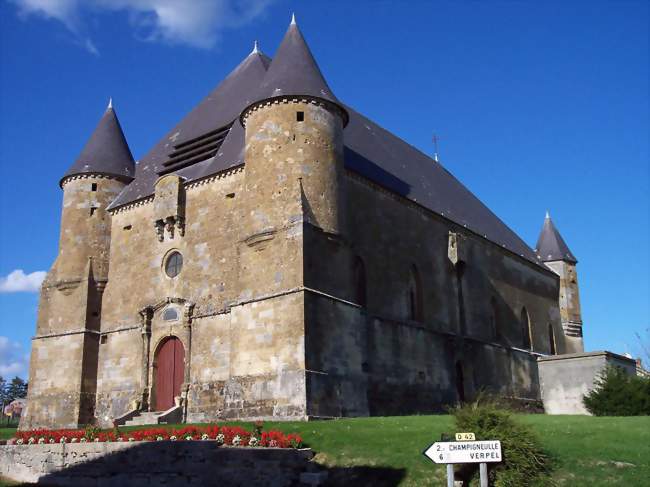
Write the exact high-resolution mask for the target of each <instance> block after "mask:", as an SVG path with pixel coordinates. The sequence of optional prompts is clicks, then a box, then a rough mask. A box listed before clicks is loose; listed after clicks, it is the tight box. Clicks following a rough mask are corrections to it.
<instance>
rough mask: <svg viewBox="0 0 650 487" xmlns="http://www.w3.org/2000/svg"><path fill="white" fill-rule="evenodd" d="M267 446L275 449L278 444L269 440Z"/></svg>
mask: <svg viewBox="0 0 650 487" xmlns="http://www.w3.org/2000/svg"><path fill="white" fill-rule="evenodd" d="M269 446H270V447H271V448H275V447H276V446H278V442H277V441H275V440H271V441H269Z"/></svg>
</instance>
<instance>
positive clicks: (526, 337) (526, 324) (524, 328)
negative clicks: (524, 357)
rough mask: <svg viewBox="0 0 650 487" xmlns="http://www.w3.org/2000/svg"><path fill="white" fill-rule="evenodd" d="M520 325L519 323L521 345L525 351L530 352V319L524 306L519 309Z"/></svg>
mask: <svg viewBox="0 0 650 487" xmlns="http://www.w3.org/2000/svg"><path fill="white" fill-rule="evenodd" d="M520 323H521V345H522V347H523V348H525V349H526V350H530V349H531V340H530V335H531V333H530V332H531V330H530V318H529V316H528V311H526V307H525V306H524V307H523V308H521V320H520Z"/></svg>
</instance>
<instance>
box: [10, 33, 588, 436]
mask: <svg viewBox="0 0 650 487" xmlns="http://www.w3.org/2000/svg"><path fill="white" fill-rule="evenodd" d="M296 60H297V61H296ZM295 66H301V71H300V72H293V71H292V70H295V69H296V68H295ZM244 88H245V89H246V90H248V91H246V90H244ZM217 102H218V104H217V105H215V104H216V103H217ZM190 122H191V123H190ZM368 134H369V135H368ZM363 137H372V139H369V140H368V141H365V139H364V138H363ZM364 144H365V145H364ZM378 148H380V149H381V150H379V151H377V149H378ZM386 155H390V156H391V157H397V156H399V157H404V159H403V160H401V159H398V160H399V164H400V166H399V167H402V169H399V168H396V166H390V161H388V162H386V161H383V162H382V160H380V159H381V158H382V157H384V156H386ZM373 157H374V158H375V159H374V160H373V159H372V158H373ZM386 157H388V156H386ZM380 164H383V166H380ZM411 164H412V165H413V167H415V166H417V167H419V168H420V169H419V170H420V171H422V172H421V174H418V175H417V177H415V178H414V177H413V176H412V175H409V174H408V173H407V172H408V171H407V170H409V169H408V168H409V165H411ZM437 164H438V163H437V162H435V161H432V160H430V159H428V158H425V157H424V156H423V155H422V154H421V153H419V152H417V151H416V150H415V149H413V148H411V147H410V146H407V145H406V144H404V143H403V142H402V141H399V139H396V138H395V137H394V136H392V135H389V134H387V133H384V132H382V129H380V128H379V127H377V126H375V125H372V122H370V121H368V120H367V119H364V118H362V117H361V116H360V115H358V114H356V113H355V112H353V111H352V110H351V109H349V107H346V106H345V105H343V104H342V103H341V102H339V101H338V100H337V99H336V97H334V95H333V94H332V93H331V90H329V87H327V84H326V83H325V81H324V79H323V78H322V75H321V74H320V71H319V70H318V67H317V66H316V64H315V61H314V60H313V57H312V56H311V53H310V52H309V49H308V48H307V46H306V44H305V43H304V39H303V38H302V36H301V34H300V32H299V31H298V29H297V27H296V26H295V25H294V24H292V26H291V27H290V28H289V31H288V32H287V35H286V36H285V39H284V40H283V43H282V45H281V46H280V48H279V49H278V52H277V53H276V56H275V59H274V60H273V62H271V60H270V59H268V58H266V57H265V56H264V55H262V54H260V53H259V52H258V51H257V50H255V51H254V52H253V53H251V55H249V56H248V57H247V58H246V59H245V60H244V61H243V62H242V64H241V65H240V66H239V67H238V68H237V69H235V71H233V73H232V74H231V75H230V76H229V77H228V78H226V80H225V81H224V82H223V83H222V84H221V85H219V87H217V89H216V90H215V91H214V92H213V93H212V94H211V96H210V97H208V98H206V100H204V102H202V104H201V105H199V106H198V107H197V108H196V109H195V110H194V111H193V112H191V113H190V114H189V115H188V117H186V119H184V121H182V122H181V123H180V124H179V125H178V126H177V127H176V128H175V129H173V130H172V131H171V132H170V134H169V135H168V136H167V137H166V138H164V139H163V140H162V141H161V143H159V144H158V145H157V146H156V147H155V148H154V149H153V150H152V151H151V153H150V154H149V155H147V156H146V157H145V158H144V159H142V160H141V161H140V162H139V164H137V165H134V163H133V159H132V157H131V154H130V151H129V149H128V146H127V145H126V141H125V139H124V136H123V134H122V132H121V129H120V128H119V123H118V122H117V118H116V115H115V112H114V109H113V108H112V106H110V107H109V109H107V111H106V113H105V114H104V117H103V118H102V120H101V121H100V124H99V126H98V128H97V129H96V131H95V133H94V134H93V136H92V137H91V139H90V141H89V142H88V144H87V145H86V147H85V148H84V151H82V155H81V156H80V158H79V159H78V160H77V161H76V162H75V164H74V165H73V167H72V168H71V169H70V170H69V171H68V173H66V176H64V178H63V180H62V188H63V193H64V206H63V212H62V220H61V238H60V248H59V255H58V257H57V260H56V262H55V263H54V265H53V266H52V269H51V270H50V272H49V273H48V276H47V278H46V280H45V282H44V284H43V289H42V293H41V303H40V307H39V319H38V323H37V332H36V336H35V337H34V341H33V351H32V361H31V368H30V391H29V400H28V406H27V411H26V413H25V414H24V417H23V420H22V423H21V428H33V427H40V426H47V427H55V426H56V427H63V426H66V427H68V426H77V425H81V424H84V423H88V422H91V421H97V422H98V423H99V424H101V425H110V424H111V423H112V422H113V421H114V420H120V421H122V420H124V418H125V417H129V418H131V417H133V416H134V415H137V414H138V413H142V412H152V411H160V405H161V404H172V409H171V410H173V411H174V412H175V414H178V417H179V418H180V419H182V420H185V421H214V420H218V419H234V418H242V419H243V418H247V419H253V418H278V419H308V418H319V417H322V418H329V417H340V416H367V415H387V414H409V413H420V412H430V411H436V410H440V409H442V407H443V406H444V405H446V404H449V403H453V402H455V401H458V400H464V399H469V398H471V397H472V396H473V395H474V394H475V393H476V392H477V391H478V390H480V389H488V390H492V391H494V392H497V393H499V394H503V395H507V396H511V397H516V398H521V399H525V400H537V399H539V380H538V377H537V365H536V360H537V357H538V356H540V355H549V354H554V353H565V352H567V351H575V350H579V349H581V346H582V339H581V328H582V325H581V321H580V309H579V302H578V299H577V281H576V278H575V262H576V261H575V259H574V258H573V257H572V256H570V257H567V255H569V254H568V249H567V248H565V247H566V245H565V244H564V243H563V241H562V245H563V246H564V247H562V245H559V242H560V240H561V237H559V234H557V235H556V233H557V232H556V231H555V230H554V229H551V227H548V231H547V230H544V232H543V234H542V236H544V235H547V236H548V235H551V237H550V240H549V239H548V238H546V237H545V238H542V237H540V242H541V244H538V253H539V254H540V255H541V257H536V256H535V253H534V252H533V251H532V250H531V249H530V248H529V247H527V246H526V245H525V244H524V243H523V242H521V241H520V239H518V237H516V235H515V234H514V233H513V232H512V231H511V230H510V229H508V228H507V227H506V226H505V225H503V223H501V222H500V221H499V220H498V219H496V217H494V215H493V214H492V213H491V212H489V210H487V209H486V208H485V207H484V206H483V205H482V204H481V203H480V202H478V200H476V199H475V198H474V197H473V196H472V195H471V193H469V192H468V191H467V190H466V189H464V188H463V187H462V186H460V185H459V183H458V182H457V181H455V180H452V179H450V176H448V175H446V173H444V171H442V170H441V169H440V168H439V167H438V166H437ZM391 167H392V170H393V172H394V174H389V171H388V169H390V168H391ZM399 171H405V172H404V173H403V174H401V173H399ZM429 172H431V173H432V174H434V176H431V175H430V173H429ZM409 178H410V179H409ZM427 178H430V179H427ZM431 178H433V179H431ZM436 178H437V179H436ZM407 180H408V181H407ZM419 180H422V181H424V182H425V183H426V184H427V185H428V186H427V188H428V189H427V190H428V191H430V193H431V194H434V195H436V194H443V193H444V191H446V189H445V188H447V187H451V190H450V191H451V192H450V193H449V195H451V196H449V197H448V200H446V201H445V202H444V204H445V205H447V206H445V208H447V207H448V208H452V209H453V211H452V210H447V209H445V211H442V210H440V209H439V208H436V207H435V204H434V203H435V201H433V203H432V202H431V201H429V202H427V200H426V198H424V197H419V198H417V197H416V196H414V194H415V193H414V191H415V190H416V189H417V188H416V187H415V185H416V184H418V181H419ZM445 185H447V186H445ZM424 196H426V194H425V195H424ZM473 213H476V215H474V217H473V216H472V215H473ZM463 215H465V216H463ZM472 218H474V219H473V220H472ZM466 221H470V223H472V222H474V223H473V226H472V225H469V226H468V224H467V223H465V222H466ZM485 221H487V223H485V225H484V226H483V227H481V225H482V224H483V223H482V222H485ZM547 226H548V225H547ZM547 226H545V229H546V228H547ZM481 229H483V231H479V230H481ZM545 232H546V233H545ZM549 232H550V233H549ZM548 242H550V244H549V243H548ZM556 247H558V248H559V247H562V248H561V249H560V250H559V251H558V252H555V250H554V249H555V248H556ZM544 262H549V265H548V267H547V266H545V265H544ZM558 274H559V276H558ZM567 276H568V277H567ZM578 324H579V325H580V326H579V327H578ZM170 350H171V351H170ZM163 399H168V401H167V402H165V401H163ZM172 399H173V400H172Z"/></svg>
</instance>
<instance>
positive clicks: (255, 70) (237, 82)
mask: <svg viewBox="0 0 650 487" xmlns="http://www.w3.org/2000/svg"><path fill="white" fill-rule="evenodd" d="M270 63H271V59H270V58H269V57H268V56H266V55H265V54H264V53H262V51H261V50H260V48H259V45H258V44H257V43H255V44H254V45H253V49H252V51H251V52H250V53H249V54H248V55H247V56H246V57H245V58H244V59H243V60H242V61H241V62H240V63H239V65H237V67H236V68H235V69H233V70H232V71H231V72H230V74H229V75H228V76H226V78H225V79H224V80H223V81H222V82H221V83H219V84H218V85H217V86H216V88H214V89H213V90H212V91H211V92H210V93H209V94H208V96H206V97H205V98H204V99H203V100H201V102H200V103H199V104H198V105H196V106H195V107H194V108H193V109H192V111H190V112H189V113H188V114H187V115H186V116H185V117H184V118H183V119H182V120H180V121H179V122H178V123H177V124H176V126H175V127H174V128H172V129H171V130H170V131H169V132H168V133H167V134H166V135H165V136H164V137H163V138H162V139H160V140H159V141H158V142H157V143H156V145H154V146H153V147H152V148H151V150H150V151H149V152H148V153H147V154H146V155H145V156H144V157H142V158H141V159H140V161H139V164H138V166H137V173H136V178H135V181H133V182H132V183H131V184H129V185H128V186H127V187H126V188H125V189H124V191H122V192H121V193H120V194H119V195H118V197H117V199H116V200H115V201H113V203H111V205H110V206H109V208H116V207H118V206H120V205H122V204H124V203H128V202H130V201H134V200H137V199H140V198H143V197H146V196H148V195H150V194H151V193H152V192H153V187H154V184H155V182H156V180H157V179H158V173H159V172H160V171H161V170H162V169H163V168H164V165H163V164H164V163H165V162H167V161H168V160H169V156H170V154H171V153H172V152H173V151H174V148H175V146H178V145H179V144H183V143H186V142H188V141H191V140H193V139H196V138H198V137H201V136H202V135H204V134H206V133H208V132H210V131H213V130H216V129H219V128H222V127H226V126H227V125H228V124H230V123H232V122H233V121H235V120H237V117H239V115H240V114H241V112H242V110H243V109H244V107H246V105H247V99H248V97H249V94H250V93H251V92H252V91H254V90H256V89H257V87H258V86H259V84H260V82H261V81H262V78H263V77H264V75H265V74H266V70H267V69H268V67H269V64H270ZM236 125H237V124H235V125H234V126H233V127H231V129H230V130H229V132H228V135H227V136H226V138H225V139H224V141H223V144H222V146H221V147H220V149H219V152H218V153H217V155H216V156H215V157H214V158H212V159H209V160H206V161H202V162H199V163H197V164H194V165H191V166H189V167H186V168H184V169H181V170H178V171H175V172H176V174H179V175H180V176H182V177H184V178H186V179H188V180H192V179H194V178H196V177H201V176H202V175H205V174H207V173H206V171H214V172H218V171H220V170H224V169H227V168H228V167H232V166H236V165H239V164H241V163H242V160H241V159H242V156H241V152H242V148H240V147H239V145H242V144H243V142H242V143H241V144H233V143H232V139H233V138H235V139H237V140H239V138H240V135H241V134H240V133H239V131H238V130H237V127H236ZM241 140H242V141H243V139H241ZM242 147H243V146H242ZM210 174H211V173H210Z"/></svg>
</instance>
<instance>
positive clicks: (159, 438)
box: [156, 436, 165, 441]
mask: <svg viewBox="0 0 650 487" xmlns="http://www.w3.org/2000/svg"><path fill="white" fill-rule="evenodd" d="M164 439H165V438H163V437H162V436H156V441H163V440H164Z"/></svg>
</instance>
